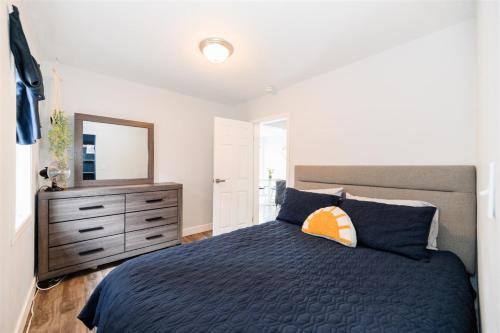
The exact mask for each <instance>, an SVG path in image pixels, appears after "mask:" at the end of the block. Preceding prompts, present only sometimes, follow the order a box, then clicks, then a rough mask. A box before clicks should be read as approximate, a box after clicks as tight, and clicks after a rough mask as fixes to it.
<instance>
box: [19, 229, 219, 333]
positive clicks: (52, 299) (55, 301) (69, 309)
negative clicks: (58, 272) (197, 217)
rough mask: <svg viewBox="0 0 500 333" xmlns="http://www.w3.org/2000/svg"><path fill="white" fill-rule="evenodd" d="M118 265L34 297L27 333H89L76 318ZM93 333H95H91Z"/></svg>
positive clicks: (208, 234) (201, 235) (86, 273)
mask: <svg viewBox="0 0 500 333" xmlns="http://www.w3.org/2000/svg"><path fill="white" fill-rule="evenodd" d="M211 236H212V232H211V231H207V232H203V233H199V234H194V235H190V236H186V237H183V238H182V243H183V244H186V243H191V242H194V241H197V240H202V239H206V238H208V237H211ZM116 265H117V264H116V263H115V264H111V265H108V266H104V267H100V268H98V269H97V270H93V271H84V272H81V273H77V274H73V275H69V276H67V277H66V278H65V279H64V280H63V281H62V282H61V284H59V285H58V286H57V287H55V288H53V289H50V290H47V291H38V293H37V295H36V297H35V304H34V307H33V309H34V311H33V313H34V315H33V319H32V320H31V327H30V329H29V332H27V328H28V322H29V320H30V318H28V322H27V323H26V327H25V329H24V332H25V333H35V332H36V333H42V332H43V333H80V332H82V333H83V332H91V331H89V330H88V329H87V328H86V327H85V326H84V325H83V324H82V323H81V322H80V321H79V320H78V319H77V318H76V316H77V315H78V313H79V312H80V310H81V309H82V308H83V306H84V305H85V302H86V300H87V298H88V297H90V294H91V293H92V291H93V290H94V288H95V287H96V286H97V284H98V283H99V282H100V281H101V280H102V279H103V278H104V277H105V276H106V274H108V273H109V272H110V271H111V270H113V268H114V267H116ZM92 332H93V331H92Z"/></svg>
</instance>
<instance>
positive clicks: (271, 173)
mask: <svg viewBox="0 0 500 333" xmlns="http://www.w3.org/2000/svg"><path fill="white" fill-rule="evenodd" d="M273 173H274V169H267V177H268V178H269V179H273Z"/></svg>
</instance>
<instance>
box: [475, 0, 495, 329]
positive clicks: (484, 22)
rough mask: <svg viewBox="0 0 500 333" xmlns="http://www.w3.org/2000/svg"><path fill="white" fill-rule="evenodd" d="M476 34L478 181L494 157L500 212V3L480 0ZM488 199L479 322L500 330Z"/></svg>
mask: <svg viewBox="0 0 500 333" xmlns="http://www.w3.org/2000/svg"><path fill="white" fill-rule="evenodd" d="M477 23H478V24H477V36H478V44H477V50H478V113H477V124H478V127H477V134H478V136H477V140H478V151H477V172H478V174H477V176H478V178H477V185H478V190H483V189H486V188H487V187H488V167H489V163H490V162H491V161H495V160H496V161H497V180H498V181H497V186H496V188H497V190H496V192H497V200H496V207H497V208H496V211H497V216H500V161H499V160H498V156H499V149H500V144H499V140H500V136H499V135H498V134H497V133H498V131H499V130H500V123H499V122H500V118H499V117H498V112H499V110H500V109H499V107H500V103H499V92H500V72H499V71H500V66H499V60H498V59H499V57H500V50H499V47H500V41H499V38H500V6H499V5H498V3H497V2H493V1H489V2H486V1H479V2H478V10H477ZM487 204H488V199H487V197H486V196H479V197H478V256H479V258H478V259H479V260H478V266H479V267H478V268H479V295H480V307H481V324H482V331H483V332H500V316H499V314H500V262H499V255H500V242H499V240H500V225H499V222H500V219H499V218H498V217H497V218H496V219H490V218H488V215H487Z"/></svg>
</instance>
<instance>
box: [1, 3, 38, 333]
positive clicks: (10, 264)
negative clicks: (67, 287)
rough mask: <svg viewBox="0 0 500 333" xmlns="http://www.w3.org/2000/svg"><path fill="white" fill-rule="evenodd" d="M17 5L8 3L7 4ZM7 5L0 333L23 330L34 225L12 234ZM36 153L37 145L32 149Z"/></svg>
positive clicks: (4, 20) (12, 90)
mask: <svg viewBox="0 0 500 333" xmlns="http://www.w3.org/2000/svg"><path fill="white" fill-rule="evenodd" d="M12 2H14V3H17V2H18V1H8V3H12ZM22 9H23V8H22V6H19V10H20V13H21V20H22V24H23V28H24V32H25V34H26V37H27V39H28V42H29V44H30V48H31V51H32V53H33V54H34V55H35V57H37V52H36V45H35V43H34V42H33V40H32V38H30V36H31V35H30V33H29V32H30V31H29V25H28V22H26V21H25V17H26V16H24V15H23V10H22ZM8 22H9V20H8V7H7V2H6V1H4V0H0V156H1V163H0V184H2V191H0V332H1V333H4V332H5V333H11V332H15V331H16V330H17V329H18V328H19V327H21V329H22V327H23V326H24V319H25V317H24V315H25V314H26V313H23V311H24V310H25V309H26V305H28V304H29V301H30V298H31V295H32V294H31V292H32V287H33V285H32V283H33V275H34V271H33V266H34V223H33V220H30V221H28V222H27V224H26V225H25V227H24V228H22V229H21V231H20V232H19V233H17V234H16V232H15V230H14V229H15V227H14V224H15V206H16V205H15V200H14V199H15V195H14V191H15V188H16V184H15V178H16V177H15V176H14V175H15V170H16V165H15V162H16V83H15V70H14V68H15V67H14V62H13V58H11V53H10V46H9V37H8ZM34 149H35V151H37V150H36V149H37V147H36V145H35V146H34Z"/></svg>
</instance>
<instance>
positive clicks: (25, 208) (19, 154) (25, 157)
mask: <svg viewBox="0 0 500 333" xmlns="http://www.w3.org/2000/svg"><path fill="white" fill-rule="evenodd" d="M31 157H32V146H31V145H16V228H15V230H16V232H17V231H19V230H20V229H21V227H22V226H23V225H24V224H25V223H26V222H28V221H29V220H30V219H31V217H32V216H33V202H34V198H33V179H32V178H33V173H32V161H31Z"/></svg>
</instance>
